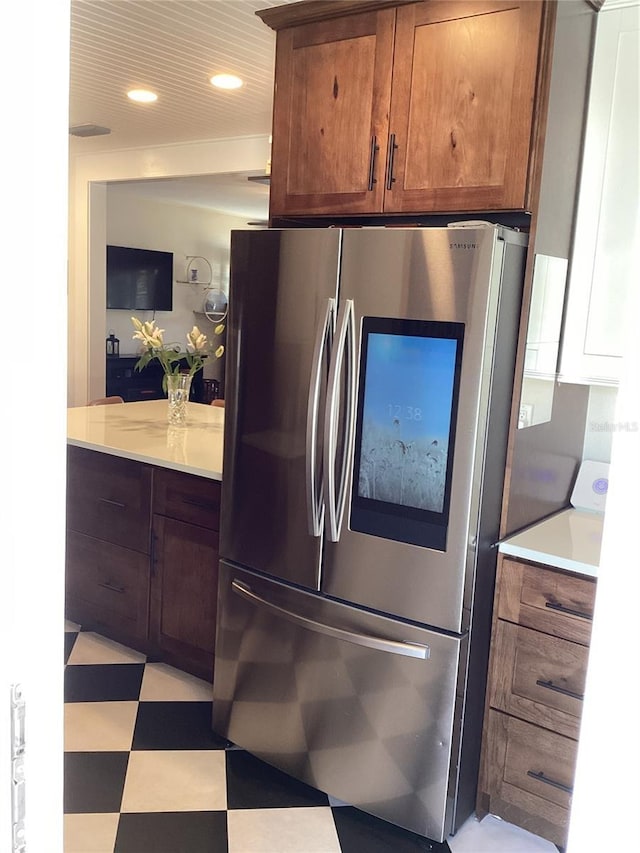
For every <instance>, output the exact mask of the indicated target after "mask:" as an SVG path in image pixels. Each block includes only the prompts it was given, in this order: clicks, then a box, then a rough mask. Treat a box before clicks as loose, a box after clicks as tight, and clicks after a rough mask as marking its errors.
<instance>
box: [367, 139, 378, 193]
mask: <svg viewBox="0 0 640 853" xmlns="http://www.w3.org/2000/svg"><path fill="white" fill-rule="evenodd" d="M377 142H378V141H377V139H376V137H375V136H372V137H371V151H370V153H369V182H368V184H367V190H368V191H369V192H371V190H373V185H374V184H377V183H378V182H377V181H376V179H375V177H374V176H375V171H376V154H377V153H378V151H379V150H380V146H379V145H378V144H377Z"/></svg>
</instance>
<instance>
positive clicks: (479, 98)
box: [261, 0, 543, 218]
mask: <svg viewBox="0 0 640 853" xmlns="http://www.w3.org/2000/svg"><path fill="white" fill-rule="evenodd" d="M315 5H316V6H317V5H322V4H315ZM361 5H362V6H364V8H366V9H367V11H363V12H357V11H354V9H356V10H357V8H359V7H358V4H357V3H347V4H344V3H334V4H329V5H327V4H325V6H326V8H327V9H328V12H326V14H331V13H332V14H333V17H331V18H329V19H326V20H325V19H323V20H313V21H312V22H311V23H304V22H303V23H299V22H297V21H304V20H305V18H304V15H303V14H301V13H304V11H305V7H307V9H311V10H312V9H313V7H314V4H313V3H308V4H305V3H300V4H292V5H291V6H288V7H278V8H279V9H281V16H282V17H281V18H279V19H278V20H270V19H269V16H268V14H267V11H273V10H266V11H265V13H264V14H263V13H261V17H263V19H264V20H265V22H266V23H268V24H270V25H272V26H274V27H275V28H277V29H278V37H277V46H276V74H275V76H276V87H275V97H274V121H273V142H272V168H271V199H270V215H271V217H272V218H274V217H286V216H289V215H323V214H335V215H353V214H355V215H362V214H403V213H437V212H442V213H447V212H454V211H484V210H530V209H531V198H530V195H531V185H532V180H531V174H532V169H533V166H534V163H533V157H532V151H533V141H534V140H535V133H534V131H535V128H534V118H535V116H536V106H537V98H538V94H539V90H540V83H541V73H540V71H539V56H540V55H541V54H542V53H543V51H542V50H541V45H542V42H543V39H542V37H541V34H542V30H543V26H542V18H543V3H542V0H520V2H518V0H513V2H510V1H509V0H427V1H426V2H421V3H410V4H406V3H403V4H395V6H393V7H390V8H389V6H390V4H388V3H381V4H380V6H383V8H379V10H378V11H369V9H370V8H371V6H372V4H371V3H364V4H361ZM296 6H300V7H303V8H302V10H301V13H299V15H298V18H297V19H295V18H293V19H292V16H293V15H294V14H295V7H296ZM396 7H397V8H396ZM287 10H291V11H290V12H289V16H290V17H289V19H287V18H286V15H287ZM345 11H348V12H350V14H344V13H345ZM340 15H342V16H340ZM274 18H275V16H274Z"/></svg>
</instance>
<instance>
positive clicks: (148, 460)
mask: <svg viewBox="0 0 640 853" xmlns="http://www.w3.org/2000/svg"><path fill="white" fill-rule="evenodd" d="M67 444H71V445H73V446H74V447H84V448H85V449H86V450H95V451H97V452H98V453H107V454H109V455H110V456H120V457H121V458H123V459H131V460H133V461H134V462H143V463H144V464H146V465H155V466H156V467H157V468H171V469H172V470H173V471H181V472H183V473H184V474H193V475H195V476H196V477H206V478H207V479H208V480H217V481H218V482H221V481H222V471H211V470H207V469H205V468H196V467H194V466H193V465H187V464H186V463H185V464H182V463H180V462H170V461H169V460H167V459H158V458H157V457H156V456H147V455H145V454H144V453H136V452H134V451H131V450H123V449H121V448H119V447H109V446H108V445H106V444H95V443H93V442H90V441H82V440H81V439H77V438H69V437H67Z"/></svg>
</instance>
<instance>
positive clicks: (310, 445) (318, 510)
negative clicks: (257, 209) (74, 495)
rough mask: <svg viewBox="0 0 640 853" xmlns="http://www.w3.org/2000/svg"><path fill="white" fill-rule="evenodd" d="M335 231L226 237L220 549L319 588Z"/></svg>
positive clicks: (236, 233) (335, 277)
mask: <svg viewBox="0 0 640 853" xmlns="http://www.w3.org/2000/svg"><path fill="white" fill-rule="evenodd" d="M340 238H341V234H340V232H339V231H336V230H330V229H308V230H306V229H305V230H302V229H301V230H285V231H280V230H269V231H234V232H232V238H231V284H230V292H231V296H230V311H229V325H228V332H227V356H226V357H227V365H226V373H227V380H226V396H227V406H226V409H225V412H226V414H225V442H224V463H223V464H224V488H223V495H222V510H221V535H220V553H221V555H222V556H223V557H226V558H228V559H230V560H232V561H233V562H235V563H238V564H241V565H244V566H247V567H250V568H252V569H256V570H258V571H262V572H266V573H268V574H271V575H275V576H277V577H280V578H283V579H288V580H292V581H294V582H295V583H297V584H301V585H304V586H307V587H311V588H315V589H317V588H318V584H319V574H320V555H321V542H322V518H323V510H322V501H321V479H322V472H321V461H320V460H321V458H322V440H323V433H322V423H321V414H322V412H323V411H324V394H325V390H326V376H327V372H328V359H329V350H330V345H331V335H332V330H333V326H334V324H335V304H336V297H337V286H338V270H339V252H340ZM310 380H311V381H310Z"/></svg>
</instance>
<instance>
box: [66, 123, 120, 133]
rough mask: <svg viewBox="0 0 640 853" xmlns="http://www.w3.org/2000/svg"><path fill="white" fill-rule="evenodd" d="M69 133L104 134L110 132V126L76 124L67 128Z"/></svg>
mask: <svg viewBox="0 0 640 853" xmlns="http://www.w3.org/2000/svg"><path fill="white" fill-rule="evenodd" d="M69 133H70V134H71V136H106V135H107V134H108V133H111V128H110V127H101V126H100V125H99V124H77V125H76V126H75V127H70V128H69Z"/></svg>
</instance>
